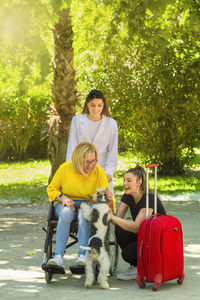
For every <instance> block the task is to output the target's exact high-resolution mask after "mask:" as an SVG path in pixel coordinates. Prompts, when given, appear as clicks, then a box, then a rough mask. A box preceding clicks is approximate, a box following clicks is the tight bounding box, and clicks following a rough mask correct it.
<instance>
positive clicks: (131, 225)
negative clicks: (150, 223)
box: [111, 208, 153, 233]
mask: <svg viewBox="0 0 200 300" xmlns="http://www.w3.org/2000/svg"><path fill="white" fill-rule="evenodd" d="M152 212H153V209H152V208H149V216H151V215H152ZM145 217H146V208H142V209H141V210H140V211H139V214H138V215H137V218H136V219H135V221H128V220H124V219H122V218H120V217H118V216H114V215H113V214H111V221H112V222H113V223H114V224H115V225H118V226H120V227H121V228H123V229H124V230H127V231H131V232H134V233H138V230H139V227H140V224H141V223H142V221H144V220H145Z"/></svg>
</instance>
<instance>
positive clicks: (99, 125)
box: [66, 90, 118, 193]
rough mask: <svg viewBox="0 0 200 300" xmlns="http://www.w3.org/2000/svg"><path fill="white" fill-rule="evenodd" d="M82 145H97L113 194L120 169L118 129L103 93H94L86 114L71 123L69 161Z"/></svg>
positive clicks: (80, 115)
mask: <svg viewBox="0 0 200 300" xmlns="http://www.w3.org/2000/svg"><path fill="white" fill-rule="evenodd" d="M80 142H90V143H92V144H94V145H95V146H96V148H97V151H98V157H99V160H98V164H99V165H100V166H101V167H102V168H103V169H104V170H105V172H106V175H107V178H108V182H109V188H110V190H111V191H112V193H114V191H113V176H114V173H115V170H116V168H117V158H118V127H117V123H116V121H115V120H114V119H112V118H111V116H110V112H109V109H108V105H107V101H106V99H105V97H104V95H103V93H102V92H101V91H99V90H92V91H91V92H90V93H89V94H88V96H87V98H86V101H85V104H84V107H83V111H82V114H79V115H76V116H74V117H73V119H72V122H71V128H70V134H69V141H68V147H67V158H66V160H67V161H69V160H71V156H72V152H73V150H74V148H75V147H76V145H77V144H79V143H80Z"/></svg>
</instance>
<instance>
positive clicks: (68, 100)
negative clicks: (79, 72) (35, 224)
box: [48, 8, 77, 182]
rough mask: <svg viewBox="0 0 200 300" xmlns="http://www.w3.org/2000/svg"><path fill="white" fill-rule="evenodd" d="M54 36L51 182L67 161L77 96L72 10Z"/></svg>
mask: <svg viewBox="0 0 200 300" xmlns="http://www.w3.org/2000/svg"><path fill="white" fill-rule="evenodd" d="M53 34H54V51H55V57H54V63H53V68H54V82H53V87H52V101H53V107H52V108H51V112H50V115H51V117H50V120H49V122H48V124H49V142H48V155H49V159H50V162H51V174H50V177H49V182H50V181H51V179H52V177H53V175H54V174H55V172H56V170H57V169H58V167H59V166H60V164H62V163H63V162H65V159H66V150H67V142H68V136H69V130H70V124H71V120H72V117H73V116H74V115H75V111H76V109H75V107H76V102H77V93H76V90H75V85H76V80H75V70H74V68H73V56H74V53H73V48H72V38H73V31H72V25H71V17H70V10H69V8H68V9H64V10H62V11H61V12H60V14H59V20H58V23H56V24H55V27H54V29H53Z"/></svg>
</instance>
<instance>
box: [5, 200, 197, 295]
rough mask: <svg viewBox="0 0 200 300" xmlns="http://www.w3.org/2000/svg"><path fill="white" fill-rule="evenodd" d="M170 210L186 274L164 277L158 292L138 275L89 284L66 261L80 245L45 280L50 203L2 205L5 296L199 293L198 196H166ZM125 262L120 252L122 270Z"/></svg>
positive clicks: (166, 203) (71, 262)
mask: <svg viewBox="0 0 200 300" xmlns="http://www.w3.org/2000/svg"><path fill="white" fill-rule="evenodd" d="M165 206H166V209H167V211H168V213H169V214H173V215H175V216H176V217H178V218H179V219H180V221H181V222H182V224H183V232H184V254H185V274H186V279H185V281H184V283H183V284H182V285H181V286H178V285H177V284H176V281H175V280H174V281H171V282H167V283H164V284H163V285H162V286H161V288H160V290H159V291H158V292H156V293H155V292H152V290H151V288H150V287H147V288H146V289H144V290H141V289H139V288H138V286H137V284H136V282H135V280H133V281H127V282H123V281H119V280H117V279H116V277H115V276H113V277H110V278H109V283H110V289H109V290H100V289H98V286H94V287H93V288H92V289H89V290H88V289H85V288H84V287H83V285H84V275H82V276H80V275H72V274H71V273H70V271H69V269H68V266H69V265H71V264H74V259H75V254H76V253H77V248H76V246H74V247H72V248H70V250H69V253H66V256H65V260H64V264H65V269H66V274H65V275H54V277H53V280H52V284H46V282H45V279H44V273H43V271H42V269H41V267H40V266H41V264H42V258H43V246H44V239H45V233H44V232H43V231H42V227H43V226H46V216H47V211H48V204H42V205H39V204H38V205H10V206H0V288H1V296H0V298H1V299H3V300H4V299H35V298H38V299H59V300H62V299H65V300H66V299H67V300H71V299H78V298H81V299H87V300H89V299H93V298H94V297H95V300H98V299H102V297H103V298H104V299H110V298H112V299H113V300H114V299H120V300H122V299H123V298H126V299H140V298H144V299H154V300H158V299H162V300H163V299H169V298H170V299H172V300H173V299H176V300H179V299H180V300H184V299H187V300H188V299H189V298H192V299H199V282H200V235H199V230H198V229H199V219H200V202H186V201H185V202H165ZM126 267H127V265H126V264H125V263H124V262H123V261H122V259H121V257H120V258H119V266H118V272H121V271H123V270H124V269H125V268H126Z"/></svg>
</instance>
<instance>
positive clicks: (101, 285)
mask: <svg viewBox="0 0 200 300" xmlns="http://www.w3.org/2000/svg"><path fill="white" fill-rule="evenodd" d="M100 288H101V289H104V290H108V289H109V284H108V283H107V282H101V283H100Z"/></svg>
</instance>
